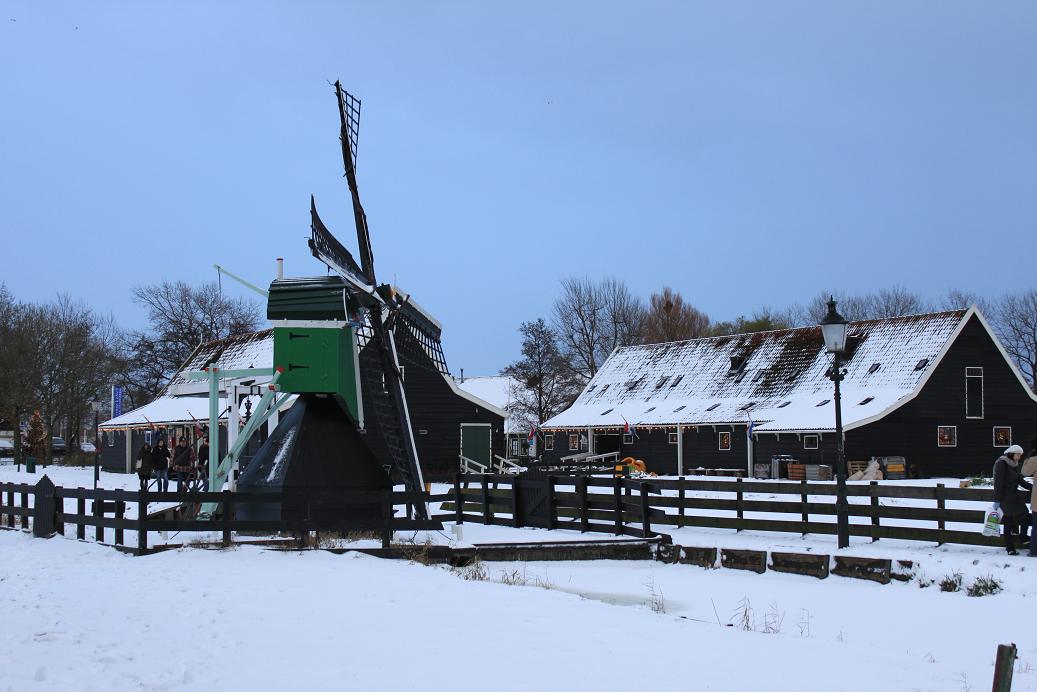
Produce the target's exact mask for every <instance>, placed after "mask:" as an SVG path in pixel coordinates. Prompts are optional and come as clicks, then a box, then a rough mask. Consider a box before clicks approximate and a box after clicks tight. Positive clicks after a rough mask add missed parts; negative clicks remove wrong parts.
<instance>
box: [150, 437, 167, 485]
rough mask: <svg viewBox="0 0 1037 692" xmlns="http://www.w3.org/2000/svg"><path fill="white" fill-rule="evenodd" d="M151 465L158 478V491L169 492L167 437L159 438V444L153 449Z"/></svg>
mask: <svg viewBox="0 0 1037 692" xmlns="http://www.w3.org/2000/svg"><path fill="white" fill-rule="evenodd" d="M151 465H152V466H153V467H154V469H155V478H156V479H157V480H158V491H159V492H160V493H166V492H169V448H168V447H166V438H164V437H160V438H158V444H157V445H156V447H155V448H154V449H153V450H151Z"/></svg>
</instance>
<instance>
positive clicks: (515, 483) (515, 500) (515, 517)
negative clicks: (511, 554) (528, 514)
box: [511, 477, 522, 529]
mask: <svg viewBox="0 0 1037 692" xmlns="http://www.w3.org/2000/svg"><path fill="white" fill-rule="evenodd" d="M511 525H512V526H514V527H515V528H516V529H517V528H519V527H521V526H522V515H521V511H520V510H519V479H518V477H515V478H512V479H511Z"/></svg>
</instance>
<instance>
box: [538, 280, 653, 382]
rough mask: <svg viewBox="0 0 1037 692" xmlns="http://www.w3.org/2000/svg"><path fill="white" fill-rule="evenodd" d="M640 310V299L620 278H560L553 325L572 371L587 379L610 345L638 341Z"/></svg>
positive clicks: (642, 316)
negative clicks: (560, 282)
mask: <svg viewBox="0 0 1037 692" xmlns="http://www.w3.org/2000/svg"><path fill="white" fill-rule="evenodd" d="M644 314H645V310H644V305H643V304H642V302H641V300H640V299H639V298H637V297H636V296H634V295H633V294H632V293H630V289H628V288H627V286H626V284H624V283H623V282H622V281H619V280H617V279H605V280H603V281H601V282H600V283H594V282H592V281H591V280H590V279H587V278H573V277H570V278H568V279H563V280H562V295H561V297H559V298H558V299H557V300H556V301H555V304H554V327H555V331H556V332H557V334H558V340H559V343H560V347H561V352H562V355H563V356H564V357H565V360H566V362H567V363H568V364H569V368H570V369H571V370H572V372H573V373H574V374H576V375H578V376H580V377H581V378H583V379H585V380H586V379H589V378H591V377H593V376H594V374H595V373H596V372H597V371H598V368H599V367H601V364H602V363H604V362H605V359H606V358H608V356H609V354H610V353H612V351H613V350H614V349H616V348H618V347H620V346H629V345H631V344H635V343H638V341H639V340H640V335H641V325H642V322H643V320H644Z"/></svg>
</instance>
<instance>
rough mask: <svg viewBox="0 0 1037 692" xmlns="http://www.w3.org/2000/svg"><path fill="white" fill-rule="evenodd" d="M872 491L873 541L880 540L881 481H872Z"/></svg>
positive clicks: (870, 489)
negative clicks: (879, 493) (879, 494)
mask: <svg viewBox="0 0 1037 692" xmlns="http://www.w3.org/2000/svg"><path fill="white" fill-rule="evenodd" d="M868 490H869V492H870V493H871V542H872V543H874V542H875V541H877V540H879V531H878V529H879V496H878V492H879V482H878V481H872V482H871V484H870V485H869V487H868Z"/></svg>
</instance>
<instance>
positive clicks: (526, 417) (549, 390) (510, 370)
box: [501, 319, 580, 425]
mask: <svg viewBox="0 0 1037 692" xmlns="http://www.w3.org/2000/svg"><path fill="white" fill-rule="evenodd" d="M519 333H520V334H522V358H520V359H519V360H517V361H515V362H514V363H512V364H511V365H509V366H507V367H506V368H504V369H503V370H502V371H501V374H503V375H509V376H511V377H513V378H515V380H516V382H517V386H516V387H515V388H514V389H513V391H512V392H511V394H512V401H513V407H514V412H515V413H517V414H518V415H519V417H520V418H521V419H522V420H523V421H524V422H525V423H526V424H527V425H529V424H532V425H538V424H540V423H542V422H544V421H545V420H547V419H548V418H550V417H551V416H553V415H555V414H556V413H558V412H559V411H561V410H562V409H564V408H565V407H567V406H568V405H569V404H571V403H572V402H573V400H574V399H575V398H576V396H577V394H579V389H580V386H579V381H578V380H577V378H576V377H575V376H574V375H573V373H572V371H571V370H570V368H569V367H568V365H567V364H566V362H565V359H564V358H563V357H562V354H561V352H560V351H559V350H558V342H557V336H556V335H555V332H554V330H553V329H551V327H550V326H548V324H547V323H546V322H545V321H544V320H543V319H538V320H536V321H535V322H523V323H522V326H520V327H519Z"/></svg>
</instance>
